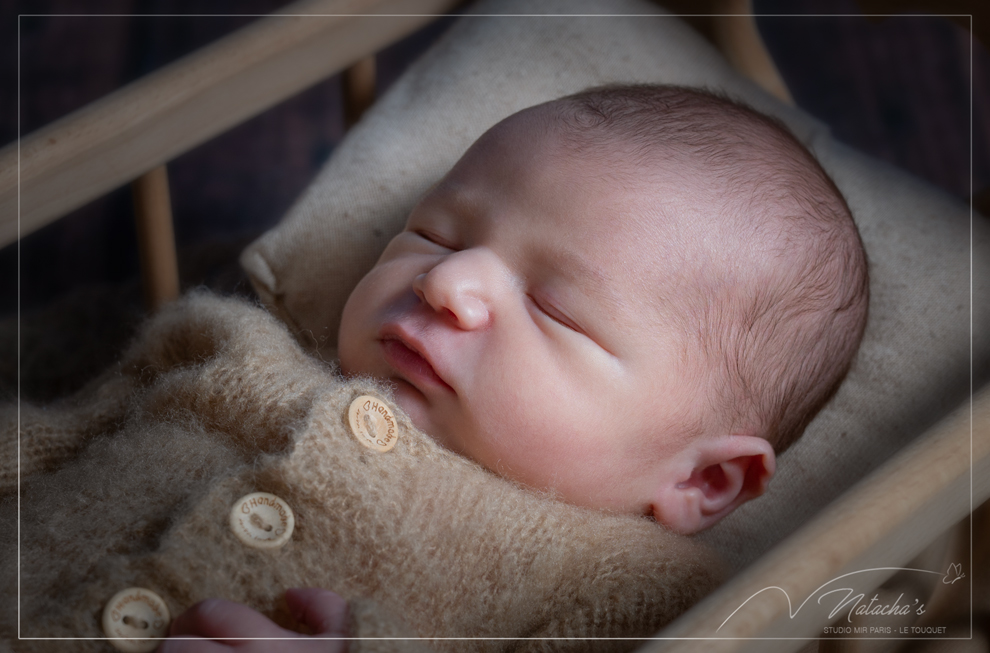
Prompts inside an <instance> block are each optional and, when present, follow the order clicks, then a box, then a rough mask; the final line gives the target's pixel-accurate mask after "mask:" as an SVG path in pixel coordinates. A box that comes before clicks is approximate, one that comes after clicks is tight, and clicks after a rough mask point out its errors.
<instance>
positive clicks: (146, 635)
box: [103, 587, 172, 653]
mask: <svg viewBox="0 0 990 653" xmlns="http://www.w3.org/2000/svg"><path fill="white" fill-rule="evenodd" d="M171 619H172V618H171V616H170V615H169V613H168V606H167V605H165V601H163V600H162V597H160V596H158V595H157V594H155V593H154V592H152V591H151V590H146V589H144V588H143V587H129V588H127V589H126V590H124V591H122V592H117V593H116V594H114V596H113V598H112V599H110V600H109V601H107V604H106V606H105V607H104V608H103V632H104V634H105V635H106V636H107V637H110V638H112V639H111V640H110V643H111V644H113V647H114V648H116V649H117V650H118V651H125V653H143V652H145V651H154V650H155V649H156V648H158V645H159V644H161V640H160V639H154V638H161V637H165V634H166V633H167V632H168V624H169V622H170V621H171Z"/></svg>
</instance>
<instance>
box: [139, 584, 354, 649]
mask: <svg viewBox="0 0 990 653" xmlns="http://www.w3.org/2000/svg"><path fill="white" fill-rule="evenodd" d="M285 601H286V603H288V604H289V610H291V611H292V614H293V616H295V618H296V620H297V621H299V622H300V623H303V624H305V625H306V626H307V627H308V628H309V629H310V630H312V631H313V633H314V634H313V636H312V638H310V637H307V636H306V635H300V634H299V633H296V632H292V631H291V630H285V629H284V628H281V627H280V626H277V625H276V624H275V623H274V622H272V621H271V620H270V619H268V618H267V617H265V616H264V615H262V614H260V613H258V612H255V611H254V610H252V609H251V608H249V607H247V606H245V605H241V604H240V603H232V602H231V601H224V600H221V599H209V600H207V601H202V602H200V603H197V604H196V605H194V606H193V607H191V608H189V609H188V610H186V611H185V612H183V613H182V614H181V615H179V616H178V617H176V619H175V621H173V622H172V628H171V631H170V632H169V636H170V637H192V638H197V639H169V640H167V641H165V642H164V643H162V645H161V646H160V647H159V648H158V651H159V653H214V652H216V653H220V652H221V651H238V652H239V653H252V652H257V653H262V652H265V651H290V652H291V653H297V652H298V653H309V652H312V653H316V652H317V651H319V652H320V653H345V652H346V651H347V641H346V640H340V641H333V640H326V639H316V638H321V637H347V635H348V633H347V619H348V613H347V602H346V601H345V600H344V599H342V598H341V597H340V596H338V595H337V594H334V593H333V592H330V591H328V590H322V589H317V588H305V589H290V590H287V591H286V592H285ZM239 637H266V638H270V637H276V638H285V640H284V641H272V640H270V639H256V640H251V639H246V640H245V639H232V638H239Z"/></svg>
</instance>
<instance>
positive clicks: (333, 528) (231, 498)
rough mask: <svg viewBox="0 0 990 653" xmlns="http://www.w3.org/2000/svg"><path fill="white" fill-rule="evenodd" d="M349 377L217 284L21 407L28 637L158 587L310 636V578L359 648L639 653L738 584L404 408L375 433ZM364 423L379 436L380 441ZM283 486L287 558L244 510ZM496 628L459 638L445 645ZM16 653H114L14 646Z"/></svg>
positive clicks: (656, 530)
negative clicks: (510, 472)
mask: <svg viewBox="0 0 990 653" xmlns="http://www.w3.org/2000/svg"><path fill="white" fill-rule="evenodd" d="M361 395H369V396H373V397H377V398H380V399H382V400H383V405H384V406H389V407H390V401H391V396H390V392H389V389H388V388H387V387H383V386H381V385H379V384H377V383H376V382H374V381H372V380H369V379H358V380H344V379H342V378H341V377H340V376H339V375H338V374H337V373H336V371H335V369H333V368H332V366H330V365H328V364H326V363H323V362H321V361H318V360H317V359H315V358H314V357H312V356H311V355H309V354H308V353H307V352H305V351H304V350H303V349H302V348H301V347H300V346H299V345H298V344H297V343H296V342H295V341H294V340H293V338H292V336H291V335H290V334H289V332H288V331H287V330H286V329H285V328H284V326H283V325H282V324H281V323H279V322H277V321H276V320H275V319H274V318H272V317H271V316H270V315H269V314H267V313H266V312H264V311H263V310H261V309H259V308H257V307H255V306H253V305H250V304H248V303H246V302H243V301H240V300H234V299H223V298H218V297H216V296H213V295H210V294H205V293H199V294H193V295H191V296H188V297H186V298H184V299H182V300H181V301H179V302H176V303H175V304H174V305H172V306H170V307H169V308H167V309H166V310H164V311H163V312H161V313H160V314H159V315H157V316H156V317H155V318H153V319H152V320H150V321H149V323H148V324H146V326H145V327H144V329H143V330H142V332H141V333H140V335H139V337H138V339H137V340H136V341H135V342H134V343H133V345H132V346H131V347H130V349H129V350H128V351H127V352H126V353H125V355H124V356H123V358H122V360H121V362H120V363H119V364H118V365H117V366H115V367H114V368H113V369H112V370H110V371H108V372H107V373H106V374H104V375H103V376H102V377H100V378H99V379H97V380H96V381H95V382H93V383H91V384H89V385H88V386H87V387H85V388H84V389H83V390H82V391H80V392H79V393H77V394H76V395H75V396H73V397H72V398H71V399H69V400H66V401H63V402H60V403H59V404H57V405H53V406H48V407H35V406H29V405H22V406H21V407H20V423H21V433H20V474H21V476H20V488H21V513H20V528H21V531H20V538H21V539H20V544H21V548H20V556H21V557H20V563H19V571H20V610H21V612H20V615H21V621H20V627H21V635H22V636H24V637H42V638H47V637H91V638H102V637H104V636H105V635H104V633H103V631H102V628H101V614H102V613H103V609H104V606H105V604H106V603H107V601H108V600H110V598H111V597H112V596H114V595H115V594H116V593H117V592H118V591H120V590H122V589H125V588H129V587H143V588H147V589H149V590H151V591H153V592H155V593H156V594H158V595H159V596H160V597H162V599H163V600H164V602H165V603H166V604H167V606H168V609H169V611H170V612H171V614H172V615H173V616H175V615H178V614H179V613H181V612H182V611H184V610H185V609H187V608H188V607H190V606H191V605H193V604H194V603H196V602H197V601H200V600H202V599H205V598H209V597H221V598H226V599H230V600H233V601H238V602H241V603H245V604H247V605H249V606H251V607H253V608H255V609H257V610H259V611H261V612H262V613H264V614H266V615H268V616H270V617H271V618H272V619H274V620H275V621H276V622H278V623H280V624H282V625H284V626H286V627H290V628H291V627H294V626H295V625H296V624H294V622H293V620H292V617H291V616H290V614H289V612H288V610H287V608H286V606H285V603H284V598H283V595H284V591H285V589H286V588H289V587H305V586H317V587H325V588H328V589H333V590H334V591H336V592H338V593H340V594H341V595H343V596H345V597H346V598H348V599H349V600H350V601H351V609H352V613H353V624H352V631H353V632H352V634H353V635H354V636H356V637H374V636H382V635H391V636H394V635H402V636H410V637H424V638H436V639H430V640H429V641H422V640H421V641H418V642H413V643H411V644H409V643H403V642H398V641H394V640H391V641H390V640H367V639H366V640H362V641H360V642H352V650H384V649H389V648H390V647H391V648H396V647H398V648H400V649H401V650H407V645H412V646H420V645H423V646H429V647H431V648H433V649H435V650H458V651H460V650H478V651H503V650H547V649H582V648H587V647H590V648H593V649H595V650H598V649H599V648H618V649H628V648H632V647H634V646H636V645H637V642H635V641H613V642H605V641H597V642H596V641H589V640H585V639H576V640H539V639H484V638H495V637H509V638H543V637H576V638H607V637H642V636H649V635H652V634H654V633H655V632H656V631H657V630H658V629H659V628H660V627H661V626H663V625H664V624H666V623H667V622H669V621H670V620H671V619H673V618H674V617H675V616H677V615H678V614H680V613H681V612H683V611H684V610H685V609H687V608H688V607H689V606H690V605H691V604H693V603H694V602H695V601H697V600H698V599H699V598H701V597H702V596H704V595H705V594H706V593H707V592H709V591H710V590H711V589H712V588H713V587H714V586H715V584H716V582H717V577H718V574H719V571H718V565H717V564H715V563H714V562H713V559H712V558H711V556H710V555H709V554H708V553H707V552H705V551H703V550H702V549H701V548H700V547H699V546H698V545H696V544H695V543H694V542H693V541H692V540H690V539H688V538H684V537H680V536H677V535H674V534H671V533H669V532H668V531H666V530H664V529H663V528H661V527H660V526H658V525H657V524H656V523H654V522H652V521H648V520H646V519H640V518H634V517H628V516H620V515H611V514H605V513H602V512H598V511H593V510H587V509H583V508H578V507H574V506H570V505H566V504H563V503H560V502H558V501H555V500H554V499H553V498H551V497H547V496H541V495H539V494H537V493H534V492H532V491H530V490H527V489H524V488H521V487H518V486H517V485H515V484H513V483H511V482H508V481H506V480H504V479H502V478H499V477H497V476H496V475H494V474H492V473H490V472H488V471H487V470H485V469H483V468H481V467H480V466H478V465H476V464H474V463H472V462H471V461H468V460H466V459H464V458H461V457H459V456H457V455H455V454H452V453H450V452H448V451H446V450H444V449H442V448H440V447H439V446H437V445H436V444H435V443H434V442H433V441H432V440H431V439H430V438H429V437H428V436H426V435H424V434H423V433H422V432H420V431H418V430H417V429H416V428H415V427H414V426H412V424H411V422H410V421H409V420H408V419H407V418H406V417H405V416H404V415H403V414H402V413H401V412H398V411H393V412H392V413H391V417H390V419H392V420H393V422H394V427H395V430H396V433H397V435H398V437H397V440H396V441H395V443H394V446H393V447H392V448H391V449H390V450H388V451H378V450H376V449H373V448H369V447H368V446H365V445H364V444H362V443H361V442H359V441H358V438H357V437H356V435H355V433H357V431H355V430H354V429H352V427H351V423H350V421H349V409H350V406H351V404H352V402H353V401H354V400H355V398H356V397H358V396H361ZM0 418H2V419H3V422H2V423H0V425H2V426H3V432H2V433H3V434H2V440H0V493H2V494H0V496H2V497H3V499H2V502H0V532H2V534H0V538H3V540H2V542H0V543H2V545H3V560H2V565H0V583H2V587H0V591H2V595H0V597H2V600H3V606H2V607H3V610H2V616H0V636H2V637H4V638H8V639H9V638H13V637H16V632H17V624H16V622H15V619H16V616H15V615H16V611H15V610H14V606H15V604H16V600H17V598H16V597H17V594H16V592H17V572H18V562H17V559H16V556H15V555H14V551H15V546H16V544H15V537H16V533H17V529H16V527H15V522H16V519H17V514H16V508H17V506H16V502H15V501H14V498H15V496H16V488H17V478H18V477H17V437H16V435H17V430H16V425H17V407H16V406H7V407H5V408H4V412H3V414H2V415H0ZM358 430H360V429H358ZM253 492H266V493H270V494H273V495H276V496H278V497H280V498H281V499H282V500H283V501H284V502H285V503H286V504H287V505H288V506H289V507H291V509H292V512H293V514H294V518H295V528H294V530H293V531H292V533H291V537H290V538H289V540H288V541H287V543H285V544H284V545H283V546H281V547H278V548H256V547H253V546H247V545H246V544H245V542H244V541H242V539H241V538H239V537H238V536H237V534H236V533H235V532H234V531H233V530H232V527H231V520H230V517H229V516H230V513H231V509H232V506H234V505H236V503H237V502H238V500H239V499H240V498H242V497H244V496H245V495H248V494H250V493H253ZM454 637H471V638H482V639H472V640H470V641H464V640H450V639H440V638H454ZM11 644H12V645H13V646H14V647H15V650H24V651H48V650H58V651H61V650H86V651H90V650H92V651H96V650H110V649H109V646H108V644H107V643H106V642H105V641H99V640H98V639H97V640H92V641H75V642H72V643H71V646H70V647H69V648H68V649H67V648H66V647H65V644H66V642H57V641H44V640H35V641H26V640H21V641H12V642H11Z"/></svg>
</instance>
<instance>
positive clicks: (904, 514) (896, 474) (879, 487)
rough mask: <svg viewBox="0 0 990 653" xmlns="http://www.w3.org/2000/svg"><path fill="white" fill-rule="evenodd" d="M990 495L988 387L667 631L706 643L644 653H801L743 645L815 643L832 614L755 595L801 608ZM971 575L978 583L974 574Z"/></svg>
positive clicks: (908, 553) (665, 645) (657, 646)
mask: <svg viewBox="0 0 990 653" xmlns="http://www.w3.org/2000/svg"><path fill="white" fill-rule="evenodd" d="M971 427H972V440H971V439H970V433H971V431H970V428H971ZM971 443H972V452H971V450H970V444H971ZM971 453H972V458H971V457H970V456H971ZM971 461H972V469H971V468H970V462H971ZM971 471H972V476H971V475H970V474H971ZM971 480H972V492H973V494H972V503H971V497H970V482H971ZM988 497H990V387H987V388H984V389H983V390H982V391H981V392H980V393H979V394H978V395H977V396H976V397H975V398H974V401H973V404H972V419H971V417H970V404H969V403H968V402H967V404H966V405H965V406H963V407H962V408H960V409H959V410H957V411H956V412H954V413H953V414H952V415H950V416H949V417H947V418H946V419H944V420H943V421H942V422H940V423H939V424H938V425H937V426H935V427H934V428H933V429H931V430H930V431H929V432H928V433H926V434H925V435H923V436H922V437H921V438H919V440H918V441H916V442H914V443H912V444H911V445H909V446H908V447H906V448H905V450H904V451H902V452H901V453H899V454H898V455H897V456H896V457H895V458H894V459H892V460H891V461H890V462H888V463H887V464H885V465H884V466H883V467H881V468H880V469H878V470H877V471H876V472H874V473H873V474H871V475H870V476H868V477H867V478H866V479H864V480H863V481H862V482H860V483H859V484H858V485H856V486H855V487H854V488H852V489H851V490H850V491H849V492H847V493H846V494H845V495H843V496H842V497H840V498H839V499H838V500H836V501H835V502H833V503H832V504H831V505H830V506H829V507H828V508H826V509H825V510H824V511H823V512H822V514H821V515H819V516H818V517H816V518H815V519H814V521H813V522H811V523H810V524H808V525H807V526H805V527H804V528H802V529H801V530H800V531H798V532H797V533H796V534H795V535H793V536H792V537H790V538H788V539H787V540H785V541H784V542H783V543H781V544H780V545H779V546H778V547H776V548H774V549H773V550H772V551H771V552H770V553H769V554H767V555H766V556H764V557H763V558H762V559H761V560H759V561H758V562H756V563H755V564H753V565H752V566H750V567H749V568H748V569H747V570H745V571H743V572H742V573H741V574H740V575H739V576H738V577H736V578H735V579H733V580H731V581H730V582H729V583H727V584H726V585H725V586H724V587H722V588H720V589H719V590H718V591H717V592H716V593H715V594H713V595H712V596H710V597H708V598H707V599H706V600H705V601H703V602H702V603H700V604H699V605H697V606H695V608H693V609H692V610H690V611H689V612H688V613H687V614H685V615H684V616H683V617H681V618H680V619H678V620H677V621H675V622H674V623H673V624H671V626H670V627H668V628H667V629H665V630H664V631H663V632H662V633H661V636H663V637H671V638H674V637H676V638H704V639H693V640H692V639H688V640H681V641H670V640H668V641H656V642H652V643H651V644H649V645H647V646H645V647H644V648H643V649H642V650H643V651H644V652H649V653H654V652H659V651H664V652H667V653H669V652H671V651H677V652H686V651H718V652H729V651H732V652H737V651H754V652H763V651H795V650H797V649H799V648H801V647H802V646H804V645H806V644H807V642H806V641H802V640H800V639H791V640H788V639H776V640H768V639H746V638H812V637H818V636H820V635H821V633H822V628H824V627H825V626H827V625H828V624H829V623H830V620H829V619H828V612H829V610H828V609H826V608H824V607H823V606H819V605H813V606H812V605H806V606H805V607H804V608H803V609H801V610H798V611H797V614H796V616H795V617H794V618H791V616H790V610H791V609H792V608H791V607H789V606H788V603H787V600H786V598H785V597H784V594H783V593H782V592H780V591H777V590H771V591H765V592H762V593H759V594H757V593H758V592H760V590H762V589H764V588H768V587H773V586H777V587H780V588H782V589H783V590H785V591H786V592H787V595H788V596H789V597H790V599H791V602H792V604H793V608H797V607H798V605H799V604H800V603H801V602H802V601H804V600H805V598H806V597H808V596H811V595H812V594H813V593H814V592H815V591H816V590H817V589H818V588H819V587H820V586H822V585H823V584H824V583H826V582H828V581H830V580H832V579H834V578H837V577H839V576H841V575H843V574H846V573H851V572H854V571H859V570H864V569H873V568H877V567H896V566H898V565H903V564H904V563H906V562H907V561H909V560H911V559H912V558H913V557H914V556H915V555H917V554H918V553H919V552H920V551H921V550H922V549H924V547H925V546H926V545H927V544H928V543H929V542H930V541H932V540H933V539H934V538H935V537H937V536H938V535H939V534H941V533H942V532H944V531H945V530H946V529H948V528H949V527H950V526H952V525H953V524H954V523H956V522H957V521H959V520H960V519H962V518H963V517H965V516H966V514H968V513H969V512H970V510H971V507H973V506H976V505H979V504H980V503H982V502H983V501H984V500H986V499H987V498H988ZM959 562H961V563H963V564H964V565H965V566H968V564H969V561H968V560H965V561H959ZM967 571H968V572H969V573H968V574H967V575H968V577H969V578H972V570H967ZM892 573H893V571H891V572H889V573H887V574H886V576H889V575H891V574H892ZM881 576H883V574H877V576H876V577H875V579H876V580H875V583H874V586H876V585H879V584H880V583H882V582H883V580H885V578H884V577H881ZM857 587H858V589H860V590H864V589H866V588H863V587H861V586H857ZM754 595H756V596H755V598H752V599H751V600H749V601H748V603H746V606H745V608H743V609H742V610H740V611H739V612H737V613H736V614H735V615H733V616H732V618H731V619H729V620H728V621H726V619H727V618H728V617H729V616H730V615H732V613H733V611H735V610H736V609H737V608H739V607H740V606H741V605H743V603H745V602H747V599H750V597H753V596H754ZM809 603H813V601H812V602H809ZM723 624H724V625H723ZM712 638H724V639H712Z"/></svg>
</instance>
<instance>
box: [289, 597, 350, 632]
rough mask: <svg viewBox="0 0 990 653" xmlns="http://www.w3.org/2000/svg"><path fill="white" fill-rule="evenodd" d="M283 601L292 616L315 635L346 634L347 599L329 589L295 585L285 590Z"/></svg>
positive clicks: (347, 618) (347, 617)
mask: <svg viewBox="0 0 990 653" xmlns="http://www.w3.org/2000/svg"><path fill="white" fill-rule="evenodd" d="M285 601H286V603H288V604H289V609H290V610H292V613H293V616H295V618H296V619H297V620H298V621H299V622H301V623H304V624H306V625H307V626H308V627H309V628H310V629H311V630H312V631H313V633H314V634H315V635H325V636H326V635H329V636H334V635H336V636H339V637H347V636H348V620H349V610H348V609H347V601H345V600H344V598H343V597H342V596H340V595H339V594H336V593H335V592H331V591H330V590H325V589H320V588H317V587H296V588H293V589H289V590H286V592H285Z"/></svg>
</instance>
